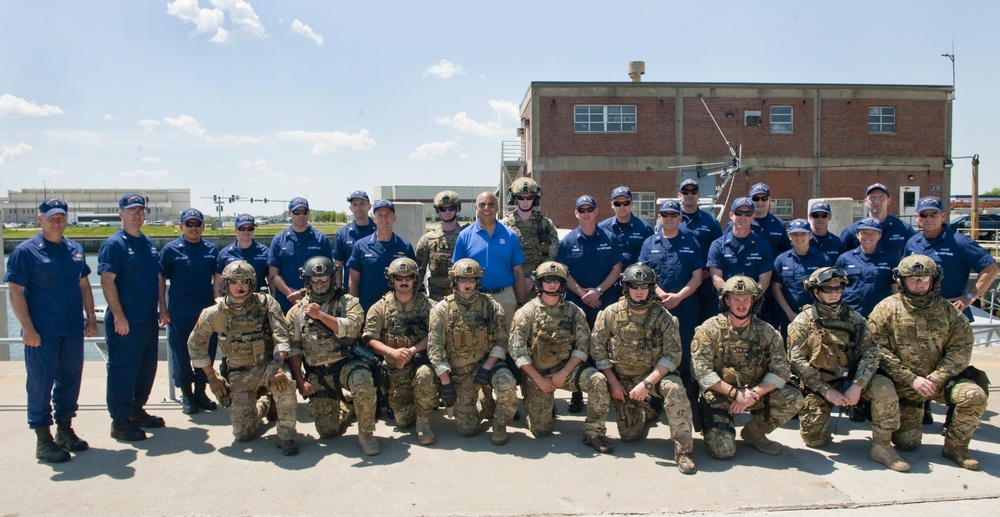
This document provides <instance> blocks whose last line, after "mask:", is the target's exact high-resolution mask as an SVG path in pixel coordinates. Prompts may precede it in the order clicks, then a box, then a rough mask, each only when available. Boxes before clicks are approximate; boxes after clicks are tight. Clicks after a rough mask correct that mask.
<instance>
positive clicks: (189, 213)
mask: <svg viewBox="0 0 1000 517" xmlns="http://www.w3.org/2000/svg"><path fill="white" fill-rule="evenodd" d="M188 219H197V220H199V221H202V222H204V221H205V214H202V213H201V210H198V209H197V208H188V209H187V210H184V211H183V212H181V222H182V223H183V222H184V221H187V220H188Z"/></svg>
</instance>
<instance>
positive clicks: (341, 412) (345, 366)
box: [285, 256, 381, 456]
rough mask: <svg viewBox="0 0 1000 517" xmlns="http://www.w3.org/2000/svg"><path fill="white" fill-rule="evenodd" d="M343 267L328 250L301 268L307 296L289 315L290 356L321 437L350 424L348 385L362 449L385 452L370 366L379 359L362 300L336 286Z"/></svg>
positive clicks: (335, 432)
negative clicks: (366, 341) (370, 344)
mask: <svg viewBox="0 0 1000 517" xmlns="http://www.w3.org/2000/svg"><path fill="white" fill-rule="evenodd" d="M338 272H339V271H338V269H337V266H335V265H334V263H333V261H332V260H330V259H329V258H328V257H324V256H318V257H313V258H311V259H309V260H307V261H306V263H305V264H304V265H303V266H302V269H300V270H299V274H300V275H302V279H303V280H305V284H306V286H305V289H304V290H305V296H304V297H303V298H302V299H300V300H299V301H298V302H296V303H295V305H293V306H292V308H291V309H288V314H287V315H286V316H285V319H286V320H287V321H288V325H289V327H290V329H291V334H292V356H291V357H290V358H289V359H288V362H289V364H290V365H291V367H292V375H293V376H294V377H295V383H296V385H297V387H298V390H299V393H301V394H302V396H303V397H307V398H309V415H310V416H311V417H312V418H313V421H314V422H316V431H317V432H318V433H319V436H320V438H329V437H331V436H335V435H336V434H338V433H340V432H342V431H343V430H344V428H345V427H346V426H347V418H348V416H349V415H350V413H349V412H348V411H347V410H346V409H345V404H344V403H343V398H344V396H343V390H344V389H345V388H346V389H347V390H348V391H350V392H351V396H352V398H353V400H354V409H355V411H356V412H357V416H358V442H360V443H361V450H362V452H364V453H365V455H367V456H374V455H376V454H378V453H379V452H381V449H380V448H379V445H378V442H377V441H376V440H375V436H374V433H375V384H374V382H373V381H372V372H371V370H370V367H372V366H374V365H375V364H376V363H377V360H376V359H375V357H374V354H372V353H371V352H370V351H369V350H368V349H366V348H364V347H363V346H362V345H361V343H360V335H361V325H362V323H363V321H364V312H362V311H361V304H360V303H358V299H357V298H355V297H353V296H351V295H349V294H347V293H345V292H344V291H343V289H341V288H339V287H338V288H334V286H333V278H334V277H335V276H336V275H337V273H338ZM303 365H304V366H305V370H306V374H305V376H304V377H303V375H302V366H303Z"/></svg>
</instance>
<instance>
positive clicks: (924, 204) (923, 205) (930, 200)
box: [917, 196, 944, 214]
mask: <svg viewBox="0 0 1000 517" xmlns="http://www.w3.org/2000/svg"><path fill="white" fill-rule="evenodd" d="M924 210H937V211H938V212H943V211H944V209H943V208H941V198H939V197H937V196H924V197H922V198H920V201H917V213H918V214H919V213H920V212H923V211H924Z"/></svg>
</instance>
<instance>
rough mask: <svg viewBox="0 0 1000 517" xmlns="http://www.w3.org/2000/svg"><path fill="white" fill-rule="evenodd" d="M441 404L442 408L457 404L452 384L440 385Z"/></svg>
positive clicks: (456, 395) (455, 392) (456, 394)
mask: <svg viewBox="0 0 1000 517" xmlns="http://www.w3.org/2000/svg"><path fill="white" fill-rule="evenodd" d="M441 402H442V403H444V407H451V406H454V405H455V402H458V392H457V391H455V385H454V384H451V383H449V384H442V385H441Z"/></svg>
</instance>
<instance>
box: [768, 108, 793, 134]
mask: <svg viewBox="0 0 1000 517" xmlns="http://www.w3.org/2000/svg"><path fill="white" fill-rule="evenodd" d="M775 110H779V112H775ZM785 110H787V113H786V112H784V111H785ZM794 116H795V108H793V107H792V106H771V114H770V117H771V132H772V133H791V132H792V128H793V122H794Z"/></svg>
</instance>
